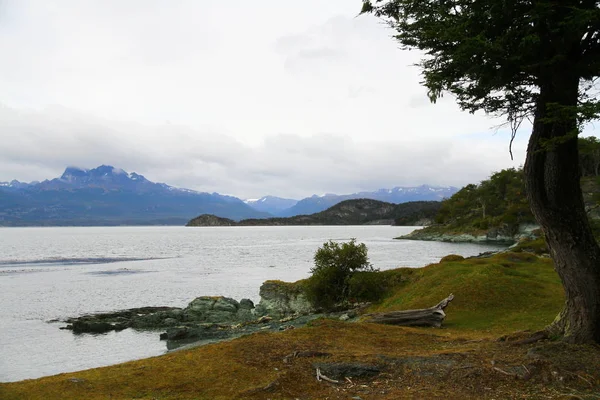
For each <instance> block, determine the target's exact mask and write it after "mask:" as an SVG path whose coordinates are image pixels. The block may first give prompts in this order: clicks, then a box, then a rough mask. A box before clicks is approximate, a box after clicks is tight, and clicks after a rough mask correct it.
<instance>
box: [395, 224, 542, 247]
mask: <svg viewBox="0 0 600 400" xmlns="http://www.w3.org/2000/svg"><path fill="white" fill-rule="evenodd" d="M538 237H540V231H539V226H537V225H533V224H522V225H519V226H518V227H516V228H515V227H511V226H509V225H504V226H502V227H499V228H491V229H489V230H487V231H484V232H477V233H466V232H447V231H444V229H443V227H439V226H430V227H426V228H423V229H417V230H415V231H412V232H411V233H409V234H408V235H404V236H400V237H399V238H397V239H409V240H427V241H438V242H454V243H503V244H514V243H517V242H519V241H521V240H525V239H537V238H538Z"/></svg>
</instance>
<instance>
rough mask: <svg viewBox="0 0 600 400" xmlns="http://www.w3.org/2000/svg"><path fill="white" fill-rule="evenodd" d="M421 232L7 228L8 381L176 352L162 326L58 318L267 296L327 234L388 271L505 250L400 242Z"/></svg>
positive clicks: (3, 313)
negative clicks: (100, 329) (121, 326)
mask: <svg viewBox="0 0 600 400" xmlns="http://www.w3.org/2000/svg"><path fill="white" fill-rule="evenodd" d="M413 229H414V228H410V227H390V226H342V227H331V226H328V227H218V228H184V227H110V228H105V227H98V228H88V227H85V228H0V304H1V307H0V337H1V338H2V352H1V357H0V381H4V382H6V381H16V380H22V379H28V378H37V377H40V376H45V375H53V374H57V373H61V372H69V371H76V370H81V369H87V368H92V367H98V366H103V365H111V364H116V363H119V362H123V361H128V360H132V359H138V358H144V357H150V356H155V355H159V354H162V353H164V352H166V347H165V343H164V342H161V341H159V339H158V333H140V332H136V331H133V330H131V329H127V330H125V331H122V332H118V333H115V332H112V333H108V334H102V335H79V336H76V335H73V334H72V333H71V332H70V331H64V330H59V329H58V328H59V327H60V326H64V324H60V323H48V322H47V321H50V320H53V319H61V318H66V317H71V316H77V315H80V314H83V313H91V312H101V311H110V310H119V309H124V308H132V307H141V306H151V305H155V306H159V305H160V306H177V307H183V306H185V305H186V304H187V303H189V302H190V301H191V300H193V299H194V298H195V297H198V296H202V295H226V296H229V297H233V298H236V299H238V300H239V299H241V298H244V297H246V298H250V299H252V300H254V301H258V299H259V298H258V288H259V287H260V285H261V283H262V282H263V281H265V280H267V279H281V280H287V281H295V280H298V279H302V278H305V277H307V276H308V273H309V269H310V268H311V266H312V257H313V255H314V252H315V250H316V249H317V248H318V247H319V246H320V245H321V244H323V242H325V241H326V240H329V239H333V240H340V241H341V240H348V239H350V238H357V240H358V241H359V242H364V243H366V244H367V246H368V249H369V257H370V260H371V262H372V264H373V265H374V266H375V267H377V268H380V269H389V268H396V267H400V266H408V267H420V266H423V265H426V264H429V263H432V262H437V261H438V260H439V259H440V258H441V257H443V256H445V255H447V254H450V253H454V254H462V255H464V256H470V255H476V254H479V253H481V252H483V251H488V250H495V249H498V248H499V247H498V246H489V245H474V244H450V243H436V242H418V241H404V240H392V238H393V237H397V236H400V235H402V234H405V233H408V232H410V231H411V230H413Z"/></svg>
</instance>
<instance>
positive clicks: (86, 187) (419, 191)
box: [0, 165, 458, 226]
mask: <svg viewBox="0 0 600 400" xmlns="http://www.w3.org/2000/svg"><path fill="white" fill-rule="evenodd" d="M457 190H458V189H457V188H454V187H432V186H428V185H422V186H418V187H408V188H407V187H397V188H394V189H389V190H388V189H380V190H377V191H375V192H360V193H353V194H347V195H335V194H327V195H323V196H316V195H315V196H312V197H308V198H305V199H302V200H294V199H285V198H280V197H276V196H265V197H263V198H261V199H250V200H245V201H243V200H241V199H239V198H237V197H233V196H227V195H221V194H219V193H207V192H198V191H195V190H190V189H182V188H176V187H173V186H170V185H167V184H165V183H155V182H152V181H150V180H148V179H146V178H145V177H144V176H143V175H139V174H137V173H135V172H132V173H128V172H126V171H124V170H122V169H119V168H115V167H112V166H110V165H101V166H99V167H97V168H93V169H82V168H76V167H68V168H66V169H65V171H64V173H63V174H62V175H61V176H60V177H58V178H55V179H51V180H45V181H42V182H38V181H34V182H30V183H26V182H19V181H17V180H13V181H10V182H0V226H53V225H57V226H61V225H78V226H90V225H184V224H185V223H186V222H187V221H189V220H190V219H191V218H193V217H195V216H197V215H201V214H213V215H216V216H218V217H222V218H230V219H232V220H235V221H238V220H241V219H251V218H258V219H260V218H269V217H274V216H275V217H290V216H295V215H300V214H314V213H317V212H320V211H323V210H326V209H327V208H330V207H331V206H333V205H335V204H337V203H340V202H341V201H344V200H348V199H358V198H369V199H374V200H380V201H386V202H389V203H395V204H397V203H404V202H408V201H417V200H442V199H443V198H444V197H450V196H451V195H452V194H454V193H455V192H456V191H457Z"/></svg>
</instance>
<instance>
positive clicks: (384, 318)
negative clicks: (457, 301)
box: [369, 294, 454, 328]
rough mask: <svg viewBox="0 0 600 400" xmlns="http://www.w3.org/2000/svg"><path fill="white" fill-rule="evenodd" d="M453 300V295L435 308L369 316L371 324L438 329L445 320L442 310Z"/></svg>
mask: <svg viewBox="0 0 600 400" xmlns="http://www.w3.org/2000/svg"><path fill="white" fill-rule="evenodd" d="M453 299H454V295H453V294H450V296H448V297H446V298H445V299H444V300H442V301H440V302H439V303H438V304H437V305H436V306H434V307H431V308H424V309H421V310H406V311H390V312H386V313H377V314H369V316H370V317H371V322H376V323H379V324H389V325H402V326H433V327H436V328H439V327H441V326H442V322H443V321H444V319H445V318H446V313H444V309H445V308H446V307H447V306H448V304H449V303H450V302H451V301H452V300H453Z"/></svg>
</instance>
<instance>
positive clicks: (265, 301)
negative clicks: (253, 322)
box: [255, 281, 314, 319]
mask: <svg viewBox="0 0 600 400" xmlns="http://www.w3.org/2000/svg"><path fill="white" fill-rule="evenodd" d="M259 294H260V303H259V304H258V306H256V310H255V314H256V315H265V314H268V315H270V316H272V317H274V318H278V319H281V318H285V317H287V316H290V315H294V314H299V315H305V314H310V313H312V312H314V308H313V307H312V305H311V304H310V302H309V301H308V300H307V299H306V296H305V295H304V292H303V290H302V286H301V285H299V284H297V283H288V282H281V281H266V282H265V283H263V284H262V285H261V287H260V291H259Z"/></svg>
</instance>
